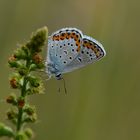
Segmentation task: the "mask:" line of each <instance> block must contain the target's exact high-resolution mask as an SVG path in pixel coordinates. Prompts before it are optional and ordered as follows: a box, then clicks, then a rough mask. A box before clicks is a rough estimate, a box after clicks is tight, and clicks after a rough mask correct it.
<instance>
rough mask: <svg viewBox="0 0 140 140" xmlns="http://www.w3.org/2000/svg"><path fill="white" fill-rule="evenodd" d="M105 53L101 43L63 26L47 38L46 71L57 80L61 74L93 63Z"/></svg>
mask: <svg viewBox="0 0 140 140" xmlns="http://www.w3.org/2000/svg"><path fill="white" fill-rule="evenodd" d="M105 55H106V52H105V50H104V48H103V46H102V44H101V43H99V42H98V41H97V40H95V39H93V38H92V37H89V36H87V35H83V33H82V32H81V31H80V30H78V29H76V28H63V29H60V30H58V31H56V32H54V33H52V35H51V36H49V38H48V52H47V60H46V72H47V73H48V75H49V77H51V76H52V75H54V76H55V77H56V79H57V80H61V79H62V74H63V73H67V72H71V71H73V70H76V69H79V68H81V67H84V66H86V65H88V64H91V63H94V62H96V61H98V60H100V59H101V58H103V57H104V56H105Z"/></svg>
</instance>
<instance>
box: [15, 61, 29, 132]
mask: <svg viewBox="0 0 140 140" xmlns="http://www.w3.org/2000/svg"><path fill="white" fill-rule="evenodd" d="M29 65H30V61H29V60H27V63H26V67H27V69H29ZM28 73H29V71H28V72H27V74H26V75H25V76H24V78H23V86H22V89H21V96H20V97H22V98H23V100H24V102H25V97H26V85H27V82H28V81H27V75H28ZM22 116H23V108H21V107H18V120H17V132H18V131H20V130H21V126H22Z"/></svg>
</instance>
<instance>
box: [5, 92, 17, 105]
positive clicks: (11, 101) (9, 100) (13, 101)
mask: <svg viewBox="0 0 140 140" xmlns="http://www.w3.org/2000/svg"><path fill="white" fill-rule="evenodd" d="M6 102H7V103H9V104H12V105H17V100H16V95H15V94H11V95H9V96H8V97H7V98H6Z"/></svg>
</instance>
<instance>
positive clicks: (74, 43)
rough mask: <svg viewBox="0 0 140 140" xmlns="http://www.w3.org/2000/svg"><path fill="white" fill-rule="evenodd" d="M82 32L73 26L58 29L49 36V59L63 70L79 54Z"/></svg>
mask: <svg viewBox="0 0 140 140" xmlns="http://www.w3.org/2000/svg"><path fill="white" fill-rule="evenodd" d="M82 43H83V42H82V33H81V32H80V31H79V30H76V29H75V28H65V29H61V30H58V31H57V32H55V33H53V34H52V35H51V36H50V39H49V43H48V47H49V50H48V52H49V53H48V55H49V58H50V61H52V62H53V63H55V64H56V65H57V66H58V68H59V69H60V71H63V69H64V67H66V66H67V65H68V64H69V63H71V62H72V61H73V60H74V59H75V58H76V56H77V55H78V54H79V51H80V50H81V46H82Z"/></svg>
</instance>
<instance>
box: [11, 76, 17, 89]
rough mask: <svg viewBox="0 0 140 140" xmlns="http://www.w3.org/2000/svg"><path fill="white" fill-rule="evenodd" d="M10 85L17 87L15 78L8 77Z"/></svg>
mask: <svg viewBox="0 0 140 140" xmlns="http://www.w3.org/2000/svg"><path fill="white" fill-rule="evenodd" d="M10 85H11V87H12V88H18V82H17V78H15V77H13V78H12V79H10Z"/></svg>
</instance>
